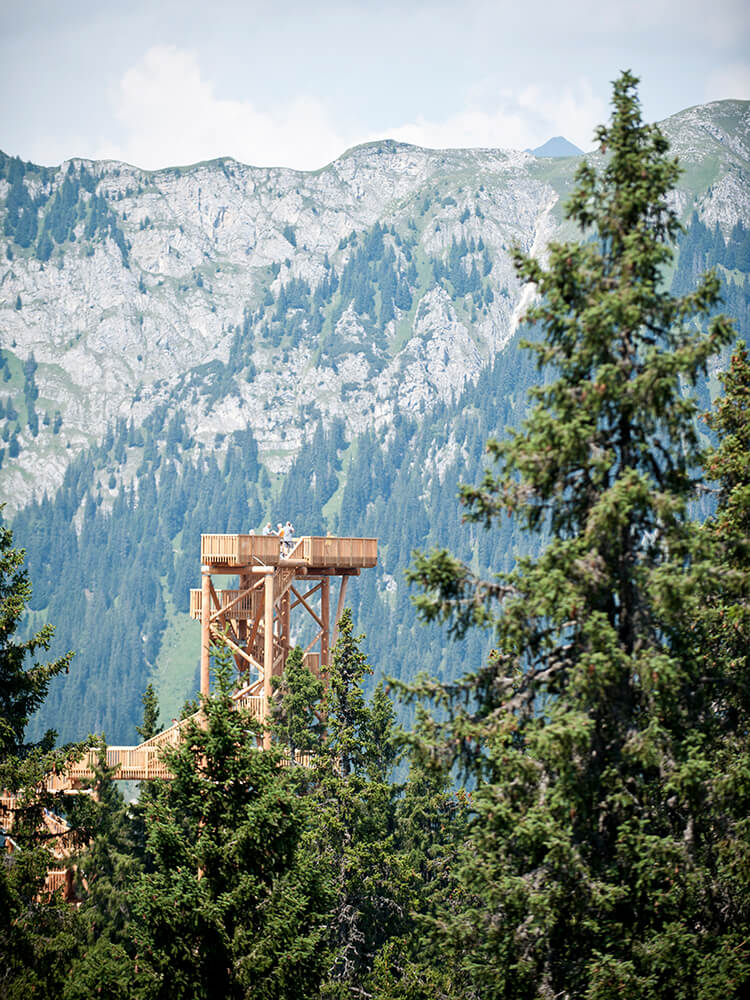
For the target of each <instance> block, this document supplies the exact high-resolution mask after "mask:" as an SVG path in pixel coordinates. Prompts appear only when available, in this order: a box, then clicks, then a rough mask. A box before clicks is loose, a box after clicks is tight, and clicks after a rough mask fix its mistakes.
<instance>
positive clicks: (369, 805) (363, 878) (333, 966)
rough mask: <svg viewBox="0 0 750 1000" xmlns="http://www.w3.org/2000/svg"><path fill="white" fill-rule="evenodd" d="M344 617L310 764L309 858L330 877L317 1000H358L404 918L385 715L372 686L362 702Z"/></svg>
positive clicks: (389, 724) (363, 661)
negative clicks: (314, 851) (319, 743)
mask: <svg viewBox="0 0 750 1000" xmlns="http://www.w3.org/2000/svg"><path fill="white" fill-rule="evenodd" d="M363 638H364V637H363V636H355V635H354V630H353V625H352V618H351V611H350V610H349V609H348V608H347V609H345V610H344V612H343V614H342V615H341V619H340V621H339V638H338V641H337V642H336V645H335V647H334V654H333V662H332V664H331V667H330V670H329V676H328V691H327V693H326V699H325V724H326V738H325V741H324V744H323V747H322V748H321V752H320V753H319V754H318V756H317V758H316V762H317V766H316V781H317V789H316V793H315V795H314V799H315V801H316V810H315V816H316V830H315V831H314V837H315V840H316V842H317V844H318V854H319V856H320V859H321V862H322V864H323V865H324V866H325V869H326V871H328V872H330V878H331V891H332V894H333V905H332V907H331V910H330V912H329V915H328V934H329V946H330V949H331V961H330V967H329V971H328V975H327V978H326V980H325V982H324V984H323V986H322V988H321V993H320V995H321V997H326V998H330V1000H333V998H337V1000H338V998H344V997H350V996H356V995H366V994H367V990H366V989H365V985H364V984H365V981H366V979H367V977H368V976H369V974H370V972H371V969H372V966H373V962H374V959H375V956H376V955H377V954H378V953H379V951H380V950H381V949H382V947H383V945H384V944H385V943H386V942H387V941H388V940H389V938H391V937H392V936H393V935H394V934H397V933H402V932H403V931H404V924H405V923H406V922H407V921H408V920H409V918H410V913H409V905H408V903H409V891H410V886H409V879H408V877H406V875H405V872H404V870H403V864H402V862H403V859H402V858H401V857H400V856H399V854H398V852H397V851H396V850H395V844H394V828H395V807H396V799H397V790H396V787H395V786H394V785H393V784H392V782H391V780H390V779H391V773H392V770H393V766H394V764H395V762H396V759H397V750H396V744H395V733H394V712H393V706H392V705H391V703H390V700H389V699H388V698H387V696H386V695H385V692H384V691H383V689H382V687H378V688H377V689H376V691H375V693H374V695H373V698H372V700H371V701H370V702H369V703H368V701H367V700H366V698H365V696H364V693H363V690H362V682H363V679H364V678H365V677H366V676H367V675H368V674H370V673H371V668H370V666H369V664H368V662H367V657H366V655H365V654H364V653H363V652H362V649H361V642H362V639H363Z"/></svg>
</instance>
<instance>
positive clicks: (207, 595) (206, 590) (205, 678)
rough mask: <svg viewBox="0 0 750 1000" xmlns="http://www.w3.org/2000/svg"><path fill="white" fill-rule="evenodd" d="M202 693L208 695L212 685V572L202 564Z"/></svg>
mask: <svg viewBox="0 0 750 1000" xmlns="http://www.w3.org/2000/svg"><path fill="white" fill-rule="evenodd" d="M201 574H202V578H201V583H202V587H203V593H202V597H201V601H202V603H201V694H202V695H205V696H206V697H208V693H209V689H210V686H211V673H210V668H209V665H210V661H211V573H210V570H209V568H208V566H205V565H204V566H201Z"/></svg>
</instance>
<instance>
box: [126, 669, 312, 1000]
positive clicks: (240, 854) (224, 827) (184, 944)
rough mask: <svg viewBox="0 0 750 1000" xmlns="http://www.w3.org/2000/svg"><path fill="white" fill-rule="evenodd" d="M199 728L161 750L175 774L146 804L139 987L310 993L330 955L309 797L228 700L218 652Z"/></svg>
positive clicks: (196, 992)
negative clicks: (309, 827)
mask: <svg viewBox="0 0 750 1000" xmlns="http://www.w3.org/2000/svg"><path fill="white" fill-rule="evenodd" d="M215 661H216V663H217V670H216V676H215V679H214V690H213V694H212V697H210V698H207V699H204V700H203V712H204V713H205V723H204V725H202V726H198V725H196V724H195V723H190V724H188V726H187V727H186V729H185V730H184V739H183V741H182V742H181V744H180V746H179V747H178V748H177V749H175V750H173V751H171V752H169V753H168V754H167V762H168V764H169V768H170V770H171V772H172V774H173V775H174V777H173V779H172V780H171V781H169V782H164V783H163V785H161V786H159V787H158V788H157V791H156V794H155V795H154V796H153V797H152V798H151V799H150V800H149V801H148V802H147V805H146V811H147V816H146V825H147V831H148V832H147V859H146V860H147V862H148V863H149V866H150V868H151V870H150V871H149V872H148V873H147V874H146V875H144V876H143V877H142V878H141V879H140V881H139V882H138V883H137V884H136V885H135V887H134V891H133V894H132V907H133V910H134V912H135V917H136V923H135V928H134V930H135V934H136V939H137V944H138V948H137V951H138V954H137V958H136V965H137V976H136V983H137V988H138V990H140V991H141V992H143V993H145V994H146V995H147V996H150V997H172V998H179V997H186V998H187V997H189V998H191V1000H192V998H199V997H215V996H221V997H244V996H246V995H255V996H263V997H268V998H273V997H280V998H281V997H288V996H298V997H300V998H304V997H307V996H317V983H318V981H319V979H320V976H321V974H322V970H323V965H324V962H325V957H326V952H325V948H324V947H323V941H322V938H323V927H322V925H323V921H322V920H321V916H320V913H321V908H322V909H325V893H324V889H323V884H322V877H323V876H322V872H321V869H320V867H319V865H318V864H317V863H316V860H315V859H314V858H313V857H312V856H311V855H310V854H309V852H307V851H306V849H305V844H304V842H303V835H304V830H305V827H306V824H307V822H308V818H309V817H308V808H309V806H308V801H307V800H306V799H305V798H304V797H302V796H300V795H298V794H297V793H296V790H295V783H294V781H293V780H292V779H291V777H290V775H289V773H288V771H287V769H285V768H282V767H281V766H280V760H281V754H280V753H279V751H278V750H271V751H265V752H264V751H261V750H259V749H258V747H257V739H258V736H259V734H260V730H259V728H258V726H257V724H256V723H255V722H254V720H253V719H252V717H251V716H250V714H249V713H248V712H247V711H245V710H244V709H239V708H236V707H235V705H234V703H233V701H232V667H231V657H230V656H229V655H228V654H227V652H226V650H218V651H217V652H216V656H215Z"/></svg>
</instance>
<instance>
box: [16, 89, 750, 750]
mask: <svg viewBox="0 0 750 1000" xmlns="http://www.w3.org/2000/svg"><path fill="white" fill-rule="evenodd" d="M662 127H663V129H664V131H665V132H666V134H667V135H668V137H669V138H670V141H671V142H672V144H673V147H674V149H675V151H676V153H677V154H678V155H679V156H680V159H681V162H682V165H683V168H684V173H683V176H682V179H681V181H680V184H679V187H678V190H677V192H676V194H675V198H676V200H677V205H678V207H679V210H680V212H681V214H682V216H683V218H684V221H685V224H686V226H687V229H688V231H687V234H686V237H685V240H684V242H683V245H682V247H681V250H680V254H679V257H678V260H677V263H676V267H675V270H674V273H673V274H672V275H668V276H666V278H667V280H672V281H674V282H676V283H677V284H679V285H680V287H690V284H691V282H694V280H695V276H696V275H697V273H699V272H700V271H701V270H703V268H704V267H705V266H706V265H707V264H716V265H717V266H718V268H719V271H720V274H721V277H722V280H723V282H724V288H725V298H726V299H727V307H728V309H729V311H730V312H733V313H734V314H735V315H737V316H738V317H739V319H740V324H741V329H742V330H746V329H747V328H748V317H747V313H748V283H747V281H746V278H745V276H746V274H747V273H748V271H750V266H749V265H748V264H747V262H746V253H747V245H748V244H747V232H748V230H750V185H749V184H748V176H749V174H748V161H749V160H750V156H749V154H748V148H749V147H750V105H748V103H747V102H738V101H724V102H717V103H714V104H711V105H706V106H703V107H699V108H691V109H688V110H687V111H684V112H681V113H680V114H679V115H676V116H674V117H673V118H671V119H668V120H667V121H666V122H664V123H662ZM598 156H599V154H596V156H594V157H592V159H594V160H596V159H597V157H598ZM578 162H579V161H578V160H577V159H576V158H570V159H554V158H542V159H539V158H537V157H535V156H532V155H530V154H528V153H522V152H517V151H513V150H442V151H440V150H425V149H420V148H417V147H414V146H407V145H403V144H397V143H393V142H388V141H383V142H377V143H371V144H368V145H366V146H361V147H357V148H355V149H353V150H350V151H348V152H347V153H345V154H344V155H343V156H342V157H340V158H339V159H338V160H336V161H334V162H333V163H332V164H330V165H329V166H327V167H325V168H324V169H322V170H319V171H316V172H312V173H304V172H297V171H291V170H280V169H259V168H253V167H248V166H245V165H243V164H240V163H237V162H235V161H233V160H226V159H224V160H217V161H212V162H210V163H202V164H196V165H194V166H191V167H181V168H172V169H168V170H161V171H156V172H147V171H143V170H139V169H138V168H135V167H131V166H128V165H126V164H122V163H115V162H92V161H85V160H72V161H68V162H66V163H64V164H62V165H61V166H60V167H56V168H50V167H39V166H36V165H34V164H29V163H23V162H21V161H20V160H18V159H16V158H12V157H8V156H4V155H3V156H0V226H1V227H2V229H0V231H1V232H2V233H3V234H4V237H5V240H4V243H5V246H4V248H3V251H2V253H3V257H4V259H3V266H2V267H1V268H0V331H1V332H2V340H1V344H2V348H3V350H2V360H1V361H0V406H1V407H2V412H0V419H2V420H3V430H2V438H3V441H2V442H0V490H1V491H2V495H3V497H4V498H6V500H7V507H6V512H5V513H6V516H10V517H12V518H13V525H14V529H15V532H16V539H17V542H18V544H20V545H24V546H26V548H27V550H28V562H29V568H30V571H31V576H32V580H33V582H34V587H35V593H34V602H33V609H34V610H33V615H34V616H36V617H37V618H42V617H43V618H46V619H49V620H50V621H52V622H53V623H54V624H56V626H57V637H56V646H55V649H59V648H64V649H68V648H73V649H76V650H78V656H77V657H76V661H74V666H73V668H72V669H71V673H70V676H69V677H66V678H63V679H60V680H59V682H58V683H56V684H55V685H53V688H52V692H51V695H50V698H49V700H48V702H47V706H46V707H45V718H44V719H40V720H39V725H40V726H41V725H43V724H51V725H56V726H57V727H58V729H59V731H60V734H61V736H62V737H64V738H72V737H74V736H77V735H80V734H81V733H85V732H86V731H88V730H94V729H96V730H105V732H106V734H107V736H108V738H109V739H110V740H112V741H113V742H120V741H121V742H128V741H129V740H130V739H131V738H132V736H133V731H132V727H133V725H134V723H135V722H136V721H138V718H139V714H140V693H141V692H142V690H143V688H144V687H145V684H146V682H147V680H148V679H149V678H150V677H151V678H153V679H154V681H155V683H156V685H157V688H158V689H159V692H160V697H161V699H162V704H163V712H164V714H165V715H167V716H169V715H172V714H174V713H176V712H177V711H179V707H180V704H181V702H182V701H183V700H184V699H185V698H186V697H188V696H190V695H191V694H192V693H194V690H195V669H196V666H197V659H198V642H199V640H198V638H197V634H196V632H195V623H192V622H190V620H189V619H188V617H187V614H186V607H187V590H188V588H189V587H190V586H194V585H195V581H196V578H197V573H198V570H199V551H198V542H199V535H200V533H201V531H203V532H209V531H224V530H231V531H243V530H248V528H250V527H254V528H258V527H259V526H260V525H261V524H262V523H263V521H264V520H265V519H266V518H267V517H268V516H271V517H272V519H273V520H274V522H275V521H277V520H286V519H287V517H291V518H292V520H294V521H295V525H296V528H297V533H298V534H301V533H311V532H317V531H326V530H331V531H336V532H339V533H341V534H363V535H377V536H378V537H379V538H380V539H381V547H380V553H381V558H380V565H379V567H378V570H377V572H372V573H364V574H363V575H362V577H361V579H360V580H358V581H357V585H356V587H353V588H351V589H350V591H349V595H350V596H351V601H352V604H353V606H354V610H355V613H356V615H357V619H358V621H359V624H360V627H361V628H362V629H364V630H365V631H366V632H367V633H368V646H369V649H370V651H371V655H372V659H373V662H374V664H375V665H376V667H377V668H378V669H379V670H380V671H382V672H386V673H391V674H396V675H399V676H401V677H408V676H411V675H413V674H414V673H415V672H416V671H417V670H418V669H420V668H425V669H430V670H433V671H434V672H436V673H438V674H441V675H442V676H450V675H452V674H455V673H456V672H457V671H458V670H459V666H460V665H458V664H456V663H455V662H454V661H453V651H452V647H450V646H447V647H446V645H445V642H444V639H443V636H442V634H441V633H440V631H439V630H438V629H422V628H420V627H418V626H417V625H416V623H415V622H414V617H413V614H412V612H411V608H410V604H409V595H408V592H407V590H406V587H405V585H404V582H403V577H402V574H403V570H404V567H405V566H406V565H407V564H408V562H409V559H410V554H411V551H412V549H413V548H414V547H415V546H429V545H432V544H440V545H446V546H449V547H452V548H455V549H457V550H459V551H460V552H461V553H462V555H464V556H465V557H467V558H470V559H472V560H473V564H474V565H475V567H476V568H477V569H481V570H486V569H488V568H489V567H493V568H502V567H503V566H507V565H510V563H511V562H512V560H513V558H514V553H515V552H516V551H517V549H518V547H519V546H520V545H523V544H526V542H524V541H523V540H519V539H517V538H516V537H515V536H514V535H513V534H512V533H510V531H509V533H508V534H506V535H502V536H493V537H489V536H486V535H484V534H483V532H481V531H480V530H478V529H476V528H474V529H473V530H472V531H471V532H466V531H465V530H463V529H461V527H460V523H459V522H460V513H459V512H458V510H457V504H456V501H455V495H456V491H457V485H458V483H459V482H460V481H461V480H463V479H468V480H471V479H475V478H476V477H477V475H478V474H479V472H480V470H481V467H482V464H483V460H484V459H483V446H484V442H485V440H486V438H487V437H488V436H489V435H490V434H491V433H496V434H499V433H502V432H503V430H504V428H505V427H506V426H507V425H513V424H517V423H518V421H519V420H520V419H521V418H522V416H523V411H524V405H525V393H526V390H527V388H528V387H529V386H530V385H531V384H533V382H534V381H535V379H536V378H537V375H536V372H535V371H534V369H533V367H530V366H529V363H528V361H527V360H526V358H525V355H524V354H523V353H522V352H519V350H518V348H517V342H518V334H517V330H516V328H517V325H518V318H519V316H520V315H521V314H522V312H523V308H524V305H525V303H526V302H527V301H528V296H529V292H528V291H522V290H521V289H520V287H519V285H518V282H517V281H516V279H515V275H514V272H513V268H512V264H511V258H510V252H511V248H512V246H513V245H515V244H518V245H520V246H521V247H522V248H523V249H525V250H527V251H528V250H532V249H533V250H534V251H535V252H538V253H540V254H543V253H544V248H545V245H546V243H547V242H548V241H549V240H550V239H553V238H556V237H567V236H569V235H570V231H569V229H568V227H567V225H566V224H564V222H563V221H562V204H563V202H564V200H565V197H566V196H567V193H568V191H569V189H570V187H571V184H572V178H573V175H574V173H575V169H576V167H577V164H578ZM714 386H715V383H713V382H711V383H707V385H706V387H705V398H706V401H708V392H709V389H710V388H712V387H714ZM471 643H472V644H473V645H470V646H462V648H461V652H462V656H467V657H474V656H478V655H481V651H482V648H483V642H482V641H481V639H478V638H473V639H472V640H471ZM416 650H419V653H418V654H417V653H416ZM53 651H54V650H53Z"/></svg>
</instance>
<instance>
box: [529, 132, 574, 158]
mask: <svg viewBox="0 0 750 1000" xmlns="http://www.w3.org/2000/svg"><path fill="white" fill-rule="evenodd" d="M526 152H527V153H531V154H532V156H540V157H541V156H580V155H581V154H582V153H583V150H582V149H579V148H578V146H574V145H573V143H572V142H568V140H567V139H566V138H565V136H562V135H555V136H553V137H552V138H551V139H548V140H547V141H546V142H545V143H544V145H542V146H537V147H536V149H527V150H526Z"/></svg>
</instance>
